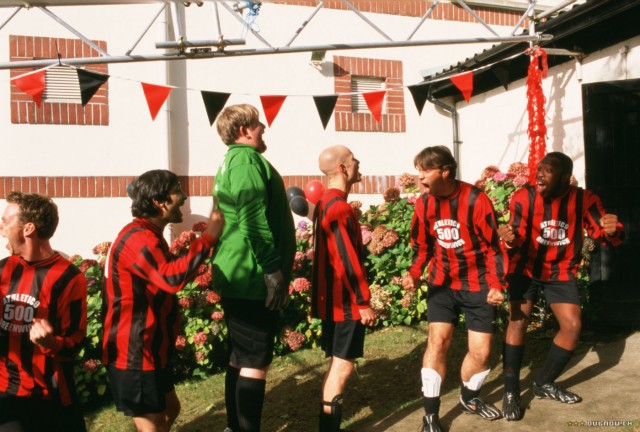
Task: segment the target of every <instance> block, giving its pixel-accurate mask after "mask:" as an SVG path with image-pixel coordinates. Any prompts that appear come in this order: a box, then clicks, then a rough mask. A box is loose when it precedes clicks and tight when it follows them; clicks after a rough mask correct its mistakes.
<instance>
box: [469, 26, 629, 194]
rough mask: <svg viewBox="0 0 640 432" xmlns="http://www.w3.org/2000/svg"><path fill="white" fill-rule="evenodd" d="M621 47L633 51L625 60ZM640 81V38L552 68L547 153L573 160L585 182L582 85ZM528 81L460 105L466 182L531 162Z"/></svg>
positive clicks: (546, 86)
mask: <svg viewBox="0 0 640 432" xmlns="http://www.w3.org/2000/svg"><path fill="white" fill-rule="evenodd" d="M622 46H626V47H628V48H629V51H628V53H627V55H626V56H623V55H621V54H620V52H619V50H620V48H621V47H622ZM637 78H640V38H639V37H636V38H633V39H630V40H627V41H625V42H623V43H621V44H618V45H615V46H612V47H609V48H607V49H604V50H601V51H599V52H596V53H593V54H591V55H589V56H587V57H586V58H584V59H583V60H582V66H581V67H580V66H576V62H575V61H570V62H567V63H565V64H563V65H560V66H558V67H554V68H552V69H549V74H548V77H547V78H545V79H544V80H543V84H542V85H543V90H544V94H545V96H546V98H547V103H546V106H545V109H546V119H547V123H546V125H547V129H548V133H547V149H548V150H549V151H562V152H564V153H566V154H568V155H569V156H571V158H572V159H573V161H574V175H575V176H576V178H577V180H578V182H579V184H580V185H583V186H584V184H585V182H584V179H585V173H584V169H585V168H584V131H583V124H582V84H587V83H595V82H601V81H615V80H624V79H637ZM526 104H527V98H526V82H525V80H524V79H523V80H520V81H517V82H514V83H512V84H511V85H510V86H509V89H508V91H505V90H504V89H503V88H502V87H500V88H498V89H496V90H493V91H491V92H488V93H485V94H483V95H480V96H477V97H472V98H471V101H470V103H469V104H467V103H466V102H464V101H463V102H461V103H459V104H457V108H458V111H459V114H460V139H461V140H462V141H463V144H462V146H461V152H460V156H461V157H460V165H461V178H462V179H463V180H466V181H469V182H474V181H475V180H477V179H478V178H479V177H480V174H481V172H482V170H483V169H484V168H485V167H486V166H487V165H498V166H499V167H500V168H501V169H502V170H503V171H506V170H507V168H508V167H509V165H510V164H511V163H513V162H525V163H526V162H527V157H528V149H529V140H528V137H527V125H528V117H527V106H526Z"/></svg>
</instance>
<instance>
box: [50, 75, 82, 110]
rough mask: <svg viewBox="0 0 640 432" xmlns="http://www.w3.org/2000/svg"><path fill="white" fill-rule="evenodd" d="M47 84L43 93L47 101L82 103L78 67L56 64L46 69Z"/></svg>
mask: <svg viewBox="0 0 640 432" xmlns="http://www.w3.org/2000/svg"><path fill="white" fill-rule="evenodd" d="M45 80H46V83H47V86H46V88H45V90H44V93H43V94H42V99H43V100H44V101H46V102H61V103H77V104H79V103H82V96H81V94H80V83H79V82H78V74H77V72H76V69H75V68H73V67H70V66H54V67H51V68H49V69H47V70H46V72H45Z"/></svg>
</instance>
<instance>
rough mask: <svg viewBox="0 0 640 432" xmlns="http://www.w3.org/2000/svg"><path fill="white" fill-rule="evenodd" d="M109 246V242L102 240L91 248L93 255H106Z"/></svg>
mask: <svg viewBox="0 0 640 432" xmlns="http://www.w3.org/2000/svg"><path fill="white" fill-rule="evenodd" d="M110 247H111V242H109V241H107V242H102V243H99V244H98V245H96V246H95V247H94V248H93V253H94V255H106V254H107V252H109V248H110Z"/></svg>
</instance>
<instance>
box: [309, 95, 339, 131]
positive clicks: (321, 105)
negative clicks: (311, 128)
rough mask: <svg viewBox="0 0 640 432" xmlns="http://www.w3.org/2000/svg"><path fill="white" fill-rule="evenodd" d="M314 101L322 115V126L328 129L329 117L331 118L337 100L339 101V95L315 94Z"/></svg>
mask: <svg viewBox="0 0 640 432" xmlns="http://www.w3.org/2000/svg"><path fill="white" fill-rule="evenodd" d="M313 101H314V102H315V104H316V109H317V110H318V115H320V120H321V121H322V127H323V128H324V129H326V128H327V124H328V123H329V119H330V118H331V114H333V110H334V109H335V107H336V102H338V95H329V96H314V97H313Z"/></svg>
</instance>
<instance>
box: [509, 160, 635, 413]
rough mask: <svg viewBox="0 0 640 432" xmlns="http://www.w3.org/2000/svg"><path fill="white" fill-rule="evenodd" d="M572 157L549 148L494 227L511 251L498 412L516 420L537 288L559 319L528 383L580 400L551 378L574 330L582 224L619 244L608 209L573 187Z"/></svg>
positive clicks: (563, 361)
mask: <svg viewBox="0 0 640 432" xmlns="http://www.w3.org/2000/svg"><path fill="white" fill-rule="evenodd" d="M572 172H573V161H572V160H571V158H569V156H567V155H565V154H563V153H560V152H552V153H548V154H547V155H546V156H545V157H544V158H543V159H542V160H541V161H540V164H539V165H538V169H537V184H536V185H529V186H525V187H524V188H522V189H520V190H519V191H517V192H516V193H515V194H514V195H513V197H512V199H511V203H510V211H511V214H510V220H509V223H508V224H507V225H503V226H501V227H500V229H499V230H498V232H499V234H500V237H501V239H502V240H503V241H504V242H505V244H506V245H507V247H508V248H511V249H510V250H509V253H510V264H509V275H508V277H507V279H508V281H509V290H508V293H509V305H510V310H511V312H510V317H509V326H508V328H507V334H506V338H505V345H504V352H503V363H504V382H505V387H504V394H503V403H502V413H503V415H504V417H505V418H506V419H507V420H509V421H513V420H520V418H521V417H522V408H521V406H520V368H521V365H522V357H523V353H524V339H525V332H526V329H527V326H528V325H529V322H530V321H531V311H532V309H533V305H534V304H535V303H536V301H537V298H538V294H539V291H540V290H541V289H544V295H545V298H546V301H547V303H548V304H549V305H550V307H551V310H552V311H553V314H554V315H555V317H556V318H557V319H558V323H559V324H560V331H559V332H558V333H557V334H556V336H555V337H554V339H553V343H552V344H551V348H550V350H549V354H548V357H547V360H546V362H545V364H544V365H543V366H542V369H540V371H539V372H538V373H537V375H536V376H535V379H534V384H533V394H534V395H535V396H537V397H539V398H545V399H552V400H556V401H559V402H562V403H567V404H573V403H578V402H580V401H581V400H582V398H581V397H580V396H578V395H577V394H575V393H573V392H570V391H568V390H565V389H563V388H561V387H560V386H558V385H557V384H556V382H555V380H556V378H558V377H559V376H560V374H561V373H562V371H563V369H564V368H565V366H566V365H567V363H568V362H569V360H570V359H571V356H572V354H573V350H574V349H575V347H576V345H577V343H578V339H579V337H580V328H581V306H580V295H579V293H578V286H577V284H576V275H577V272H578V266H579V265H580V261H581V260H582V244H583V237H584V231H585V230H586V231H587V234H588V235H589V236H590V237H592V238H593V239H594V240H596V241H600V242H604V243H608V244H611V245H613V246H617V245H619V244H621V243H622V240H623V239H622V237H623V231H622V224H620V223H619V222H618V218H617V216H616V215H614V214H609V213H607V212H606V210H605V209H604V207H603V206H602V203H601V201H600V198H598V196H597V195H595V194H594V193H592V192H590V191H588V190H585V189H582V188H580V187H577V186H572V185H571V184H570V182H571V174H572Z"/></svg>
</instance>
